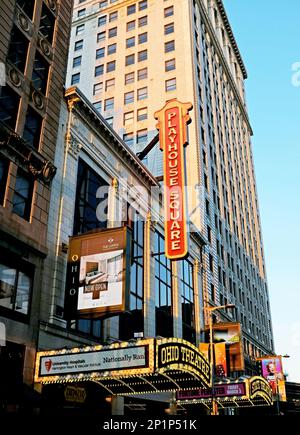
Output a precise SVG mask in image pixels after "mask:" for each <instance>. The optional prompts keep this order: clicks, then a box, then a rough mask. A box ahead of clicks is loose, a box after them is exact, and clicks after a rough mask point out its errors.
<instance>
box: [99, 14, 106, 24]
mask: <svg viewBox="0 0 300 435" xmlns="http://www.w3.org/2000/svg"><path fill="white" fill-rule="evenodd" d="M106 22H107V16H106V15H103V16H102V17H99V18H98V27H102V26H105V24H106Z"/></svg>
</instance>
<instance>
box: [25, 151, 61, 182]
mask: <svg viewBox="0 0 300 435" xmlns="http://www.w3.org/2000/svg"><path fill="white" fill-rule="evenodd" d="M27 164H28V169H29V172H31V174H32V175H33V176H34V178H41V179H42V180H43V182H44V183H46V184H48V183H50V182H51V181H52V179H53V178H54V175H55V174H56V167H55V166H54V165H52V163H51V162H49V161H48V160H43V161H42V164H41V162H39V161H38V158H37V156H36V155H35V153H33V152H31V153H30V154H29V156H28V158H27Z"/></svg>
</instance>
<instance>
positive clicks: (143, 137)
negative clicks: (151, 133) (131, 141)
mask: <svg viewBox="0 0 300 435" xmlns="http://www.w3.org/2000/svg"><path fill="white" fill-rule="evenodd" d="M147 140H148V131H147V129H145V130H139V131H138V132H137V136H136V143H137V144H142V143H143V144H144V143H147Z"/></svg>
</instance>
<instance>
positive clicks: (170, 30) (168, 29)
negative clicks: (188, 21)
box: [165, 23, 174, 35]
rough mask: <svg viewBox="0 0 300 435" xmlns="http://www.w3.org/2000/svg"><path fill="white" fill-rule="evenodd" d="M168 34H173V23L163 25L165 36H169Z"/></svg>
mask: <svg viewBox="0 0 300 435" xmlns="http://www.w3.org/2000/svg"><path fill="white" fill-rule="evenodd" d="M170 33H174V23H170V24H166V25H165V35H169V34H170Z"/></svg>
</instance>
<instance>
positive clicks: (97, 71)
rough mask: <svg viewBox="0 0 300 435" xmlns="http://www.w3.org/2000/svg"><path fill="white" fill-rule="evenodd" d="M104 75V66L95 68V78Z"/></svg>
mask: <svg viewBox="0 0 300 435" xmlns="http://www.w3.org/2000/svg"><path fill="white" fill-rule="evenodd" d="M103 73H104V65H98V66H96V67H95V77H99V76H102V75H103Z"/></svg>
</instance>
